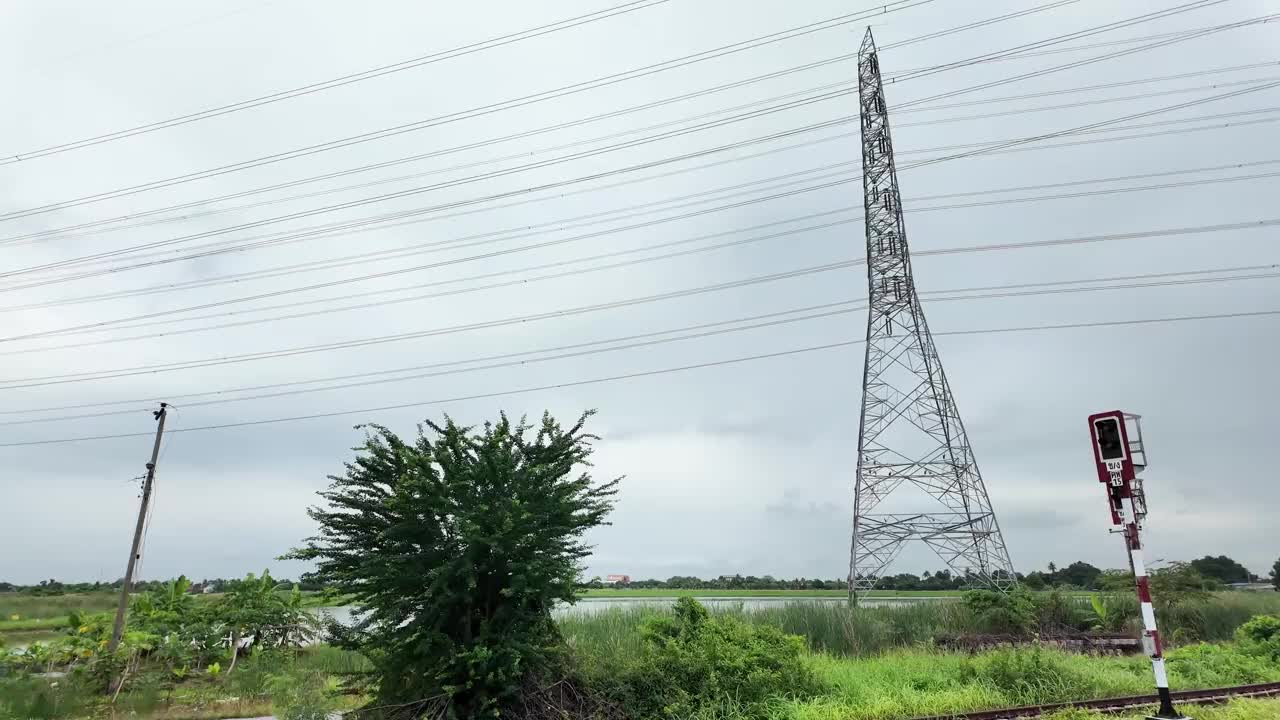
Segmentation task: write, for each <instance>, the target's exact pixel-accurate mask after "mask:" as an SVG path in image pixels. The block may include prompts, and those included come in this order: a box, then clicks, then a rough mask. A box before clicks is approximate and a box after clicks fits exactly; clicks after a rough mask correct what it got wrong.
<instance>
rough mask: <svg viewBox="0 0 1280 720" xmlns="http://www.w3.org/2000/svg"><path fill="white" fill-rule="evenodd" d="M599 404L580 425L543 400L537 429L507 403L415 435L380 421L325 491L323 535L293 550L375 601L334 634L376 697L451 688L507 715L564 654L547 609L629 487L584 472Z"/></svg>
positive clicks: (476, 709)
mask: <svg viewBox="0 0 1280 720" xmlns="http://www.w3.org/2000/svg"><path fill="white" fill-rule="evenodd" d="M590 414H591V413H587V414H584V415H583V416H582V417H581V418H580V419H579V420H578V422H577V423H576V424H575V425H573V427H571V428H570V429H568V430H564V429H562V428H561V426H560V425H559V424H558V423H557V422H556V421H555V420H554V419H553V418H552V417H551V416H550V415H549V414H547V415H544V416H543V418H542V422H541V424H540V425H539V426H538V427H537V429H536V432H532V433H531V431H533V430H534V428H533V426H531V425H529V424H526V423H525V422H524V421H521V422H520V423H518V424H512V423H511V422H510V421H509V420H508V419H507V417H506V416H505V415H503V416H502V417H501V418H500V419H499V420H498V421H497V422H496V423H486V424H485V425H484V427H483V429H482V430H481V431H479V432H474V428H469V427H462V426H459V425H456V424H455V423H454V422H453V420H452V419H450V418H447V417H446V420H445V424H444V425H443V426H441V425H437V424H436V423H433V422H430V421H428V422H427V423H426V428H425V429H422V428H420V429H419V433H418V438H417V440H416V441H415V442H413V443H407V442H405V441H403V440H401V439H400V438H399V437H397V436H396V435H395V434H394V433H392V432H391V431H390V430H388V429H386V428H384V427H380V426H373V427H372V431H371V432H370V433H369V436H368V437H367V438H366V441H365V444H364V446H363V447H362V448H360V449H359V454H358V456H357V457H356V459H355V460H354V461H353V462H350V463H348V464H347V468H346V469H347V471H346V474H345V475H343V476H335V477H332V478H331V479H332V480H333V484H332V485H331V486H330V487H329V489H328V490H326V491H324V492H322V493H320V495H321V497H322V498H324V500H325V501H326V502H327V504H328V507H313V508H311V509H310V510H309V514H310V516H311V518H312V519H313V520H315V521H316V522H317V523H318V524H319V526H320V532H319V535H317V536H315V537H312V538H309V539H308V540H307V543H306V545H305V546H304V547H302V548H298V549H295V550H294V551H293V552H291V553H290V555H289V557H292V558H297V559H301V560H311V561H315V562H316V563H317V570H316V572H315V574H314V577H315V579H316V580H318V581H319V582H322V583H324V584H326V585H330V586H332V587H334V588H336V589H337V590H338V591H340V592H343V593H348V594H350V595H351V596H352V598H353V602H354V603H355V604H356V605H358V606H361V607H362V608H364V611H363V612H362V613H361V614H360V616H359V618H358V620H357V622H356V623H355V625H354V627H353V628H352V629H351V630H350V631H349V632H338V633H336V637H335V640H336V641H337V642H338V643H339V644H342V645H344V646H346V647H350V648H353V649H358V650H361V651H363V652H364V653H365V655H366V656H368V657H369V658H370V659H371V661H372V662H373V664H374V668H375V670H374V672H375V675H376V676H377V680H378V691H379V697H378V703H379V704H390V703H412V702H415V701H418V700H421V699H424V698H441V699H443V702H442V704H443V711H444V712H445V713H446V714H447V715H448V716H451V717H459V718H474V717H496V716H497V715H498V714H500V713H501V712H502V710H503V709H504V707H507V706H510V705H511V704H514V703H515V702H516V701H517V700H518V699H519V697H520V694H521V689H522V685H523V684H524V683H525V682H527V681H528V680H529V679H530V678H531V676H533V675H536V674H538V673H544V672H548V671H551V670H554V669H555V668H554V662H555V661H556V660H557V658H558V655H559V650H560V647H561V641H560V636H559V633H558V631H557V629H556V625H555V623H554V622H553V621H552V620H551V609H552V608H553V607H554V606H555V604H556V603H558V602H571V601H572V600H573V599H574V596H575V590H574V583H575V581H576V580H577V579H578V576H579V575H580V573H581V568H580V561H581V560H582V558H583V557H585V556H586V555H587V553H588V546H587V545H586V544H585V542H584V541H583V535H584V533H585V532H586V531H587V530H589V529H590V528H592V527H595V526H598V525H601V524H604V522H605V517H606V516H607V515H608V513H609V511H610V510H611V509H612V508H613V496H614V495H615V494H616V492H617V483H618V480H614V481H612V482H608V483H604V484H601V485H596V484H594V483H593V482H592V479H591V476H590V475H589V474H588V473H586V472H579V469H580V468H583V467H585V466H587V465H589V462H588V460H589V457H590V455H591V442H592V440H594V439H596V438H595V436H593V435H590V434H588V433H586V432H585V431H584V429H583V428H584V425H585V423H586V420H587V419H588V417H589V416H590ZM428 430H429V432H427V431H428ZM530 434H532V435H533V437H532V439H530V438H529V437H528V436H529V435H530ZM575 472H577V474H575ZM335 629H336V628H335Z"/></svg>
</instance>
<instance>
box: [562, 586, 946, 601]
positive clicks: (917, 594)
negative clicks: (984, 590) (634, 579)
mask: <svg viewBox="0 0 1280 720" xmlns="http://www.w3.org/2000/svg"><path fill="white" fill-rule="evenodd" d="M963 594H964V593H963V592H961V591H960V590H877V591H876V592H874V593H870V594H868V595H866V596H864V597H878V598H893V597H902V598H930V597H959V596H960V595H963ZM848 596H849V593H848V591H846V590H666V589H662V588H644V589H632V588H603V589H588V590H583V591H582V595H581V597H585V598H618V599H625V598H675V597H695V598H699V597H733V598H739V597H741V598H752V597H793V598H802V597H831V598H843V597H848Z"/></svg>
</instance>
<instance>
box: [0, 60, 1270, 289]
mask: <svg viewBox="0 0 1280 720" xmlns="http://www.w3.org/2000/svg"><path fill="white" fill-rule="evenodd" d="M1274 86H1275V83H1268V84H1264V85H1260V86H1256V87H1252V88H1246V89H1245V90H1241V91H1236V92H1232V93H1226V94H1223V95H1218V96H1213V97H1210V98H1202V99H1198V100H1194V101H1190V102H1188V103H1182V104H1179V105H1175V106H1169V107H1166V108H1159V109H1156V110H1152V111H1146V112H1143V113H1138V114H1134V115H1130V116H1125V117H1122V118H1113V119H1110V120H1106V121H1101V122H1099V123H1094V124H1091V125H1088V126H1084V127H1081V128H1073V129H1068V130H1062V131H1056V132H1054V133H1050V134H1047V135H1039V136H1031V137H1023V138H1014V139H1011V140H996V141H986V142H980V143H969V144H961V145H949V146H942V147H935V148H918V149H915V150H905V151H902V152H901V153H900V154H904V155H905V154H913V153H922V152H937V151H947V150H953V149H959V148H966V147H979V148H981V150H980V151H975V152H969V153H960V154H957V155H952V156H946V157H939V158H931V159H929V160H928V161H924V164H933V163H935V162H940V161H943V160H949V159H959V158H963V157H969V156H972V155H977V154H994V153H998V152H1018V151H1022V150H1027V149H1037V148H1042V149H1052V148H1056V147H1064V146H1068V145H1073V144H1081V143H1059V144H1042V145H1038V146H1033V147H1028V148H1020V147H1016V146H1019V145H1027V144H1029V143H1034V142H1038V141H1040V140H1043V139H1045V138H1047V137H1059V136H1064V135H1071V134H1088V133H1098V132H1120V131H1124V130H1130V129H1140V128H1148V127H1155V126H1161V125H1168V124H1180V123H1186V122H1194V121H1198V120H1204V119H1213V118H1221V117H1236V116H1240V115H1247V114H1256V113H1259V112H1272V111H1274V109H1270V108H1268V109H1261V110H1249V111H1242V112H1235V113H1226V114H1219V115H1209V116H1200V117H1192V118H1181V119H1175V120H1168V121H1162V122H1156V123H1145V124H1140V125H1129V126H1119V127H1114V128H1109V129H1107V128H1102V127H1100V126H1103V125H1109V124H1111V123H1115V122H1119V121H1121V120H1127V119H1134V118H1136V117H1143V116H1147V115H1151V114H1155V113H1158V112H1167V111H1170V110H1174V109H1181V108H1184V107H1190V106H1192V105H1196V104H1200V103H1203V102H1210V101H1214V100H1219V99H1223V98H1226V97H1233V96H1236V95H1239V94H1244V93H1247V92H1255V91H1260V90H1266V89H1270V88H1272V87H1274ZM850 121H852V118H842V119H837V120H832V121H826V122H822V123H817V124H815V125H809V126H805V127H802V128H799V129H794V130H788V131H783V132H781V133H774V134H771V135H766V136H764V137H760V138H752V139H750V140H746V141H739V142H735V143H730V144H728V145H723V146H719V147H716V148H710V149H704V150H700V151H696V152H693V153H686V154H682V155H677V156H674V157H668V158H664V159H661V160H658V161H650V162H646V163H641V164H638V165H633V166H629V167H625V168H620V169H614V170H610V171H606V172H601V173H595V174H592V175H589V176H585V177H578V178H572V179H569V180H563V181H557V182H554V183H548V184H544V185H541V186H538V187H535V188H521V189H518V190H513V191H508V192H505V193H499V194H496V195H490V196H486V197H482V198H472V199H467V200H461V201H454V202H451V203H446V204H442V205H436V206H429V207H427V208H419V209H413V210H406V211H397V212H394V213H391V214H389V215H383V216H371V217H366V218H363V219H357V220H351V221H342V222H339V223H337V224H336V225H331V226H327V227H325V226H320V227H322V228H323V229H322V231H321V232H323V233H333V232H334V231H337V230H347V229H351V228H357V227H362V226H365V225H367V224H370V223H377V222H385V221H387V220H394V219H400V218H403V217H408V216H412V215H421V214H426V213H430V212H436V211H439V210H444V209H451V208H455V207H460V206H464V205H470V204H475V203H482V202H488V201H491V200H494V199H501V198H505V197H512V196H517V195H526V194H528V193H530V192H535V191H540V190H546V189H552V188H556V187H562V186H565V185H568V184H574V183H578V182H584V181H590V180H594V179H599V178H601V177H608V176H612V175H617V174H621V173H626V172H633V171H636V170H643V169H650V168H653V167H657V166H660V165H666V164H672V163H676V162H680V161H683V160H687V159H691V158H697V157H702V156H705V155H710V154H714V153H718V152H724V151H726V150H729V149H735V148H740V147H745V146H746V145H749V144H755V143H758V142H767V141H771V140H775V139H779V138H785V137H790V136H793V135H796V134H801V133H804V132H811V131H813V130H814V129H823V128H827V127H834V126H836V125H840V124H845V123H847V122H850ZM1258 122H1270V121H1258ZM1239 124H1247V123H1239ZM1218 127H1219V126H1211V127H1207V128H1191V129H1188V130H1186V131H1185V132H1191V131H1198V130H1205V129H1217V128H1218ZM1221 127H1225V126H1221ZM1158 134H1161V133H1148V134H1144V135H1138V136H1129V137H1126V138H1119V139H1130V138H1133V137H1145V136H1154V135H1158ZM1170 134H1171V133H1170ZM544 162H550V161H544ZM920 164H921V163H915V164H912V165H908V166H906V167H915V166H918V165H920ZM904 169H905V168H904ZM464 180H465V179H464ZM446 185H448V184H447V183H446ZM416 190H418V189H415V191H416ZM356 202H357V203H364V202H367V200H366V201H356ZM316 212H319V211H309V212H308V214H315V213H316ZM275 220H278V218H277V219H275ZM258 224H260V223H251V224H249V225H258ZM243 227H244V226H243V225H241V226H235V227H232V228H222V229H219V230H214V231H207V232H205V233H198V234H196V235H194V236H183V237H179V238H171V239H169V240H160V241H154V242H151V243H144V244H142V245H139V246H132V247H129V248H123V249H117V250H113V251H108V252H105V253H98V254H95V255H91V256H85V257H80V258H72V259H68V260H63V261H58V262H55V263H47V264H45V265H41V266H35V267H28V268H21V269H17V270H12V271H9V272H7V273H0V277H4V276H14V275H19V274H29V273H33V272H38V271H43V270H47V269H56V268H58V267H63V266H68V265H72V264H80V263H85V262H88V260H89V259H90V258H92V259H100V258H104V257H115V256H120V255H125V254H128V253H130V252H134V251H136V250H138V249H145V248H152V247H157V246H164V245H169V244H174V243H179V242H185V241H186V240H187V239H188V238H191V237H207V236H210V235H213V234H219V233H225V232H230V231H232V230H236V229H242V228H243ZM289 233H292V234H289ZM317 235H318V233H317V232H316V231H315V230H308V229H304V230H303V231H302V232H299V231H297V230H293V231H288V233H286V234H285V236H284V237H283V238H279V237H277V236H274V235H268V236H265V238H267V239H265V240H262V241H258V242H250V243H245V242H244V241H243V240H233V241H231V242H240V243H241V244H239V245H229V246H226V247H225V248H223V249H215V250H212V251H208V252H197V253H193V254H189V255H186V256H179V257H168V258H165V259H163V260H157V261H154V262H144V263H136V264H134V265H132V266H124V267H122V268H110V269H106V270H98V271H88V272H81V273H79V274H73V275H70V276H62V277H56V278H52V279H49V280H44V281H35V282H30V283H26V284H23V285H10V286H9V287H7V288H0V291H5V290H9V291H12V290H21V289H27V288H32V287H40V286H44V285H48V284H50V283H57V282H66V281H71V280H79V279H84V278H90V277H97V276H100V275H104V274H113V273H116V272H121V271H122V270H130V269H137V268H142V267H150V266H154V265H157V264H167V263H170V262H179V261H185V260H190V259H194V258H199V257H205V256H207V255H209V254H216V253H222V252H238V251H243V250H245V249H250V248H253V247H259V246H264V245H273V244H279V243H281V242H284V241H288V240H292V239H295V238H304V237H308V236H317ZM206 247H213V248H218V247H222V243H215V244H213V245H209V246H206Z"/></svg>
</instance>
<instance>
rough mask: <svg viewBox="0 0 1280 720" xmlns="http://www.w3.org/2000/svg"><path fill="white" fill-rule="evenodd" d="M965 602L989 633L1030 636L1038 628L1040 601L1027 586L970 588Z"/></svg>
mask: <svg viewBox="0 0 1280 720" xmlns="http://www.w3.org/2000/svg"><path fill="white" fill-rule="evenodd" d="M964 604H965V606H966V607H967V608H969V611H970V612H972V613H973V615H974V618H975V619H976V620H977V622H978V624H979V626H980V627H981V629H982V630H983V631H985V632H991V633H1006V634H1010V635H1026V634H1029V633H1030V632H1031V631H1032V630H1033V629H1035V625H1036V604H1035V600H1034V599H1033V598H1032V597H1031V593H1030V592H1028V591H1027V590H1026V589H1025V588H1022V587H1016V588H1014V589H1013V590H1010V591H1009V592H1008V593H1002V592H996V591H994V590H970V591H969V592H966V593H965V594H964Z"/></svg>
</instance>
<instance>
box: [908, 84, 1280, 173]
mask: <svg viewBox="0 0 1280 720" xmlns="http://www.w3.org/2000/svg"><path fill="white" fill-rule="evenodd" d="M1275 87H1280V82H1269V83H1266V84H1263V85H1258V86H1255V87H1248V88H1244V89H1242V90H1232V91H1230V92H1226V93H1221V94H1219V95H1214V96H1212V97H1207V98H1197V99H1195V100H1188V101H1187V102H1183V103H1178V104H1176V105H1168V106H1165V107H1162V108H1155V109H1154V110H1144V111H1142V112H1136V113H1131V114H1129V115H1123V116H1121V117H1115V118H1109V119H1107V120H1099V121H1098V122H1093V123H1087V124H1085V125H1078V126H1076V127H1073V128H1066V129H1063V130H1055V131H1053V132H1048V133H1043V134H1040V135H1035V136H1032V137H1027V138H1021V139H1018V140H1010V141H1008V142H1004V143H999V144H995V145H991V146H989V147H986V148H980V149H977V150H971V151H968V152H963V153H959V154H956V155H947V156H943V157H938V158H930V159H928V160H921V161H919V162H914V163H908V164H907V165H904V166H902V168H900V169H901V170H910V169H913V168H918V167H923V166H925V165H932V164H934V163H939V162H947V161H950V160H959V159H961V158H966V157H971V156H973V155H980V154H983V153H987V152H991V151H993V150H1002V149H1005V148H1010V147H1013V146H1016V145H1025V144H1027V143H1034V142H1039V141H1041V140H1049V139H1052V138H1056V137H1062V136H1064V135H1075V134H1080V133H1086V132H1091V131H1093V130H1096V129H1098V128H1102V127H1105V126H1107V125H1113V124H1115V123H1120V122H1124V121H1126V120H1137V119H1138V118H1144V117H1150V116H1152V115H1156V114H1159V113H1164V112H1170V111H1173V110H1182V109H1183V108H1189V107H1195V106H1197V105H1203V104H1204V103H1207V102H1214V101H1217V100H1225V99H1226V98H1231V97H1239V96H1241V95H1247V94H1249V93H1255V92H1261V91H1263V90H1270V89H1272V88H1275ZM1233 115H1234V114H1233Z"/></svg>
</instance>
